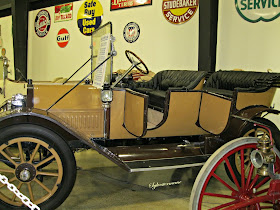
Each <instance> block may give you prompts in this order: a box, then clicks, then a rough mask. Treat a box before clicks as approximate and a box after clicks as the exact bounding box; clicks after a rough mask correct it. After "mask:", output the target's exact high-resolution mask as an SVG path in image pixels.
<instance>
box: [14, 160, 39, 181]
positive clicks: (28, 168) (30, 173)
mask: <svg viewBox="0 0 280 210" xmlns="http://www.w3.org/2000/svg"><path fill="white" fill-rule="evenodd" d="M15 173H16V177H17V178H18V179H19V180H20V181H22V182H30V181H31V180H33V179H34V178H35V176H36V169H35V167H34V166H33V165H31V164H28V163H23V164H20V165H19V166H18V167H17V168H16V171H15Z"/></svg>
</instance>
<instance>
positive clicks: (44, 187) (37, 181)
mask: <svg viewBox="0 0 280 210" xmlns="http://www.w3.org/2000/svg"><path fill="white" fill-rule="evenodd" d="M34 180H35V182H36V183H37V184H39V185H40V186H41V187H42V188H43V189H44V190H46V191H47V192H48V193H51V190H50V189H49V188H48V187H47V186H46V185H44V184H43V183H42V182H40V181H39V180H38V179H37V178H35V179H34Z"/></svg>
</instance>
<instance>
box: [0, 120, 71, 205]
mask: <svg viewBox="0 0 280 210" xmlns="http://www.w3.org/2000/svg"><path fill="white" fill-rule="evenodd" d="M0 133H1V137H0V173H1V174H2V175H5V176H6V177H7V178H8V180H9V182H10V183H12V184H14V185H15V186H16V187H17V188H18V189H19V190H20V192H21V193H23V194H24V195H25V196H27V197H29V198H30V200H31V201H32V202H33V203H34V204H36V205H38V206H39V207H40V208H41V209H55V208H56V207H58V206H59V205H60V204H61V203H62V202H63V201H64V200H65V199H66V198H67V197H68V195H69V194H70V192H71V190H72V188H73V186H74V183H75V180H76V162H75V158H74V155H73V153H72V151H71V149H70V147H69V146H68V144H67V143H66V142H65V141H64V140H63V139H62V138H61V137H60V136H58V135H57V134H56V133H54V132H52V131H51V130H48V129H46V128H43V127H40V126H37V125H29V124H28V125H27V124H24V125H15V126H11V127H8V128H5V129H2V130H1V131H0ZM0 209H26V207H25V206H24V205H23V204H22V202H21V200H20V199H19V198H17V197H16V196H15V195H14V194H13V193H12V192H11V191H9V190H8V189H7V187H6V186H5V185H0Z"/></svg>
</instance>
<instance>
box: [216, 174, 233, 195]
mask: <svg viewBox="0 0 280 210" xmlns="http://www.w3.org/2000/svg"><path fill="white" fill-rule="evenodd" d="M213 177H215V178H216V179H217V180H218V181H220V182H221V183H222V184H223V185H225V186H226V187H227V188H228V189H229V190H231V191H232V192H237V191H236V190H235V189H233V188H232V187H231V186H230V185H229V184H228V183H226V182H225V181H224V180H222V179H221V178H220V177H219V176H218V175H217V174H215V173H213Z"/></svg>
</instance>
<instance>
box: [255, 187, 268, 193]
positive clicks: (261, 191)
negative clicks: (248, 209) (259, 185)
mask: <svg viewBox="0 0 280 210" xmlns="http://www.w3.org/2000/svg"><path fill="white" fill-rule="evenodd" d="M268 189H269V188H266V189H263V190H260V191H259V192H256V195H261V194H263V193H266V192H268Z"/></svg>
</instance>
